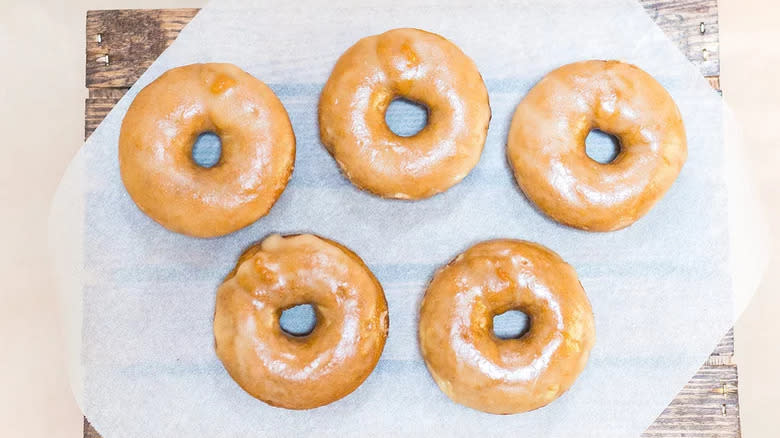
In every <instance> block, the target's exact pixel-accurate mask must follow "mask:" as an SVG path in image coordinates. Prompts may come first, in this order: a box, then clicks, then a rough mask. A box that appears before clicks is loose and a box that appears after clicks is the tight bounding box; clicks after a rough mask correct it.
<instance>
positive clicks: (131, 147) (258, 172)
mask: <svg viewBox="0 0 780 438" xmlns="http://www.w3.org/2000/svg"><path fill="white" fill-rule="evenodd" d="M204 132H214V133H215V134H217V135H219V137H220V139H221V141H222V155H221V157H220V160H219V162H218V163H217V164H216V165H215V166H214V167H211V168H204V167H200V166H198V165H197V164H196V163H195V161H194V160H193V159H192V146H193V144H194V143H195V140H196V139H197V138H198V135H199V134H201V133H204ZM294 161H295V135H294V134H293V130H292V125H291V124H290V120H289V118H288V117H287V112H286V111H285V109H284V107H283V106H282V103H281V102H280V101H279V99H278V98H277V97H276V95H274V93H273V91H271V89H270V88H268V87H267V86H266V85H265V84H263V83H262V82H261V81H259V80H258V79H256V78H254V77H253V76H251V75H250V74H248V73H246V72H244V71H243V70H241V69H239V68H238V67H236V66H234V65H231V64H192V65H187V66H183V67H177V68H174V69H171V70H168V71H167V72H165V73H164V74H163V75H161V76H160V77H159V78H157V79H156V80H155V81H153V82H152V83H150V84H149V85H148V86H146V87H145V88H144V89H143V90H141V92H139V93H138V95H137V96H136V97H135V99H134V100H133V103H132V104H131V105H130V108H129V109H128V110H127V114H126V115H125V118H124V120H123V122H122V128H121V131H120V135H119V167H120V171H121V174H122V181H123V182H124V184H125V187H126V188H127V192H128V193H129V194H130V196H131V197H132V199H133V201H135V203H136V205H138V208H140V209H141V211H143V212H144V213H146V214H147V215H148V216H149V217H151V218H152V219H154V220H155V221H157V222H159V223H160V224H161V225H163V226H164V227H166V228H168V229H170V230H172V231H176V232H179V233H183V234H188V235H191V236H197V237H214V236H221V235H224V234H228V233H230V232H233V231H235V230H238V229H239V228H242V227H245V226H247V225H249V224H251V223H252V222H254V221H256V220H257V219H259V218H260V217H262V216H264V215H265V214H266V213H268V211H269V210H270V209H271V206H273V204H274V202H276V199H277V198H278V197H279V195H281V193H282V191H283V190H284V188H285V186H286V185H287V181H288V180H289V179H290V175H291V174H292V168H293V163H294Z"/></svg>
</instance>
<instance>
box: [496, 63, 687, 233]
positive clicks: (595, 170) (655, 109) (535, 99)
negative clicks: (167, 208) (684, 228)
mask: <svg viewBox="0 0 780 438" xmlns="http://www.w3.org/2000/svg"><path fill="white" fill-rule="evenodd" d="M593 129H598V130H600V131H604V132H606V133H608V134H612V135H614V136H615V137H616V138H617V139H618V141H619V143H620V152H619V153H618V155H617V157H616V158H615V159H614V160H613V161H612V162H610V163H607V164H602V163H599V162H597V161H595V160H593V159H591V158H590V157H588V155H587V154H586V153H585V138H586V137H587V136H588V133H589V132H590V131H591V130H593ZM687 154H688V152H687V146H686V137H685V127H684V126H683V122H682V116H681V115H680V111H679V110H678V108H677V105H675V103H674V100H672V97H671V96H670V95H669V93H667V91H666V90H665V89H664V88H663V86H661V84H659V83H658V82H657V81H656V80H655V79H653V77H652V76H650V75H649V74H647V73H646V72H644V71H642V70H641V69H639V68H638V67H636V66H633V65H631V64H626V63H623V62H620V61H583V62H577V63H574V64H568V65H565V66H563V67H560V68H558V69H556V70H554V71H553V72H551V73H549V74H547V75H546V76H545V77H544V78H542V80H540V81H539V82H538V83H537V84H536V85H535V86H534V87H533V88H532V89H531V91H529V92H528V94H527V95H526V96H525V97H524V98H523V100H522V101H521V102H520V104H519V105H518V106H517V110H516V111H515V114H514V117H513V118H512V123H511V126H510V129H509V136H508V141H507V157H508V160H509V162H510V164H511V166H512V168H513V169H514V174H515V179H516V180H517V183H518V185H519V186H520V189H521V190H522V191H523V193H525V195H526V196H527V197H528V199H529V200H530V201H531V202H533V203H534V204H535V205H536V206H537V207H538V208H539V209H540V210H541V211H542V212H543V213H545V214H546V215H547V216H549V217H551V218H552V219H554V220H556V221H558V222H560V223H563V224H565V225H569V226H571V227H575V228H580V229H583V230H589V231H612V230H617V229H620V228H624V227H627V226H629V225H631V224H632V223H634V222H635V221H636V220H638V219H639V218H640V217H642V216H643V215H644V214H645V213H647V212H648V211H649V210H650V208H651V207H652V206H653V204H655V203H656V202H657V201H658V200H659V199H661V197H663V195H664V193H666V191H667V190H668V189H669V187H670V186H671V185H672V183H673V182H674V180H675V179H676V178H677V175H678V174H679V173H680V169H681V168H682V166H683V163H684V162H685V159H686V158H687Z"/></svg>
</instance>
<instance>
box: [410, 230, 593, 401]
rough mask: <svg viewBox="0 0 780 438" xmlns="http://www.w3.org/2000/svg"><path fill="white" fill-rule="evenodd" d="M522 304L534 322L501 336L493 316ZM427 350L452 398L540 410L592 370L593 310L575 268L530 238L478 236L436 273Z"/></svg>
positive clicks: (426, 325) (423, 335)
mask: <svg viewBox="0 0 780 438" xmlns="http://www.w3.org/2000/svg"><path fill="white" fill-rule="evenodd" d="M508 310H520V311H522V312H524V313H525V314H526V315H527V316H528V317H529V318H530V329H529V330H528V331H527V332H526V333H525V334H524V335H521V336H520V337H516V338H510V339H502V338H499V337H497V336H496V335H495V334H494V333H493V317H494V316H495V315H498V314H501V313H504V312H506V311H508ZM419 339H420V348H421V350H422V355H423V358H424V359H425V363H426V365H427V367H428V371H430V374H431V376H432V377H433V379H434V380H435V381H436V384H438V386H439V388H440V389H441V390H442V392H444V393H445V394H446V395H447V396H448V397H449V398H450V399H452V400H453V401H455V402H457V403H460V404H462V405H464V406H468V407H470V408H473V409H477V410H480V411H483V412H488V413H492V414H514V413H519V412H526V411H530V410H533V409H537V408H540V407H542V406H544V405H546V404H548V403H550V402H551V401H553V400H555V399H556V398H558V397H560V396H561V394H563V393H564V392H565V391H566V390H567V389H569V387H571V385H572V384H573V383H574V381H575V380H576V379H577V376H578V375H579V374H580V372H582V370H583V369H584V368H585V364H586V362H587V361H588V356H589V354H590V349H591V347H593V343H594V341H595V328H594V320H593V312H592V310H591V307H590V302H589V301H588V297H587V296H586V295H585V291H584V290H583V289H582V285H581V284H580V282H579V280H578V279H577V273H576V272H574V269H573V268H572V267H571V266H569V265H568V264H567V263H566V262H564V261H563V260H562V259H561V258H560V257H559V256H558V255H557V254H555V253H554V252H552V251H550V250H549V249H547V248H545V247H543V246H541V245H538V244H535V243H531V242H524V241H521V240H508V239H507V240H492V241H487V242H482V243H479V244H477V245H475V246H473V247H471V248H470V249H468V250H467V251H466V252H464V253H462V254H460V255H459V256H457V257H456V258H455V259H454V260H453V261H451V262H450V263H449V264H448V265H447V266H445V267H443V268H441V269H439V271H438V272H436V274H435V276H434V277H433V280H432V281H431V283H430V285H429V286H428V290H427V291H426V292H425V297H424V298H423V301H422V306H421V310H420V325H419Z"/></svg>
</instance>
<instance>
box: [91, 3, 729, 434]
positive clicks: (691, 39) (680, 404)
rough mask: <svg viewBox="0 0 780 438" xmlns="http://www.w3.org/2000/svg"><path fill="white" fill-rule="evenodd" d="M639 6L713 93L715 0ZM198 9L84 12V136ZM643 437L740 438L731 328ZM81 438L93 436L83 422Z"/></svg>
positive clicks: (716, 58) (715, 76)
mask: <svg viewBox="0 0 780 438" xmlns="http://www.w3.org/2000/svg"><path fill="white" fill-rule="evenodd" d="M638 1H639V2H640V3H641V4H642V6H644V8H645V10H646V11H647V12H648V14H649V15H650V16H651V17H652V19H653V20H654V21H655V22H656V23H657V24H658V25H659V26H660V27H661V29H663V30H664V32H665V33H666V34H667V35H668V36H669V37H670V38H671V39H672V40H673V41H674V42H675V43H676V44H677V45H678V47H680V50H682V52H683V53H685V54H686V56H687V57H688V59H690V60H691V61H692V62H693V63H694V64H696V65H697V66H698V67H699V69H700V70H701V72H702V74H703V75H705V76H708V80H709V81H710V84H711V85H712V86H713V88H715V89H718V90H719V89H720V82H719V78H718V75H719V73H720V59H719V42H718V15H717V0H638ZM197 11H198V10H197V9H171V10H109V11H89V12H88V13H87V47H86V55H87V56H86V85H87V88H88V89H89V98H88V99H87V100H86V112H85V133H84V134H85V138H86V137H88V136H89V135H90V134H91V133H92V132H93V131H94V130H95V128H97V126H98V125H99V124H100V122H101V121H102V120H103V118H104V117H105V116H106V114H108V112H109V111H110V110H111V108H113V107H114V105H115V104H116V102H117V101H119V99H120V98H121V97H122V96H123V95H124V93H125V92H126V91H127V89H128V88H129V87H130V86H131V85H132V84H133V83H134V82H135V81H136V80H137V79H138V77H140V75H141V74H142V73H143V72H144V71H145V70H146V69H147V68H148V67H149V65H150V64H151V63H152V62H153V61H154V60H155V59H156V58H157V57H158V56H159V55H160V54H161V53H162V52H163V50H165V49H166V48H167V47H168V46H169V45H170V44H171V42H172V41H173V40H174V39H175V38H176V36H177V35H178V33H179V31H180V30H181V29H182V28H183V27H184V26H185V25H186V24H187V23H188V22H189V21H190V20H191V19H192V17H194V16H195V14H196V13H197ZM702 29H703V32H702ZM98 36H99V37H98ZM106 56H107V58H106ZM642 436H643V437H647V438H672V437H706V438H737V437H739V436H740V431H739V403H738V394H737V367H736V365H735V364H734V335H733V330H731V331H729V332H728V333H727V334H726V335H725V336H724V337H723V339H722V340H721V341H720V343H719V344H718V345H717V347H716V348H715V350H714V351H713V352H712V354H711V355H710V357H709V358H707V360H706V361H705V363H704V364H703V366H702V367H701V369H700V370H699V371H698V372H697V373H696V375H695V376H694V377H693V378H692V379H691V380H690V382H689V383H688V384H687V385H686V386H685V387H684V388H683V389H682V390H681V391H680V392H679V394H678V395H677V397H676V398H675V399H674V400H673V401H672V402H671V404H670V405H669V406H668V407H667V408H666V409H665V410H664V411H663V413H662V414H661V415H660V416H659V417H658V418H657V419H656V421H655V422H654V423H653V424H652V425H651V426H650V427H649V428H648V429H647V431H645V433H644V434H643V435H642ZM84 437H85V438H100V435H99V434H98V433H97V432H96V431H95V430H94V429H93V428H92V426H91V425H90V424H89V422H88V421H87V420H86V419H85V420H84Z"/></svg>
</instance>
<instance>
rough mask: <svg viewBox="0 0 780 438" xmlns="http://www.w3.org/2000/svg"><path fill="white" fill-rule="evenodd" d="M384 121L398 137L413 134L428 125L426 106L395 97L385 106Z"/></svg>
mask: <svg viewBox="0 0 780 438" xmlns="http://www.w3.org/2000/svg"><path fill="white" fill-rule="evenodd" d="M385 123H387V127H388V128H389V129H390V130H391V131H392V132H393V134H395V135H397V136H399V137H412V136H415V135H417V134H418V133H419V132H420V131H422V130H423V129H424V128H425V127H426V126H427V125H428V107H427V106H425V105H424V104H422V103H419V102H415V101H413V100H409V99H406V98H403V97H397V98H395V99H393V101H392V102H390V105H388V106H387V110H386V111H385Z"/></svg>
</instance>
